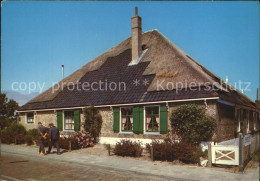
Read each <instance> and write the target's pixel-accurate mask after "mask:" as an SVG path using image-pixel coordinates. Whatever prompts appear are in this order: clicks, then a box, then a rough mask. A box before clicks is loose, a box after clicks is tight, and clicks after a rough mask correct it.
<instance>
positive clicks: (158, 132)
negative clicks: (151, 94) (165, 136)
mask: <svg viewBox="0 0 260 181" xmlns="http://www.w3.org/2000/svg"><path fill="white" fill-rule="evenodd" d="M148 107H159V110H158V111H159V112H158V113H159V128H158V131H156V132H151V131H146V108H148ZM160 108H161V107H160V105H149V106H144V110H143V111H144V117H143V120H144V130H143V132H144V134H148V135H161V134H160V126H161V125H160Z"/></svg>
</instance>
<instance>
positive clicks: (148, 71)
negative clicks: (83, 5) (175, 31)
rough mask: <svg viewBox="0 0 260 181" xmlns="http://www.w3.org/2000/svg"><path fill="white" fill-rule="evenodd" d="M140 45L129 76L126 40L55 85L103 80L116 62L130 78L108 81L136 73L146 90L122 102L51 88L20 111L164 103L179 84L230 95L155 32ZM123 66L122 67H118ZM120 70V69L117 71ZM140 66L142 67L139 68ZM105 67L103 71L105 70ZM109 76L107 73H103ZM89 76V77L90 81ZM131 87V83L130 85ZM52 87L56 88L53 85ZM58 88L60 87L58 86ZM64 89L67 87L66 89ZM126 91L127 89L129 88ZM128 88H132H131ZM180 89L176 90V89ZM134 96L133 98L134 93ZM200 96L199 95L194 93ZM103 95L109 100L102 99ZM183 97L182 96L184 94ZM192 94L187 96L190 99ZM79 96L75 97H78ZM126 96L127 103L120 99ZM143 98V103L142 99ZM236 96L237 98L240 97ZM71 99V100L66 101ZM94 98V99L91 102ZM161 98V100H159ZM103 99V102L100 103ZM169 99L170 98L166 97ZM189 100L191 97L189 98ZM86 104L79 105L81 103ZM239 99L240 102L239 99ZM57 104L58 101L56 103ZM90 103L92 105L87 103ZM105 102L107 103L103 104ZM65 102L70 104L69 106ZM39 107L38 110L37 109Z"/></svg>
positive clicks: (139, 91) (143, 38)
mask: <svg viewBox="0 0 260 181" xmlns="http://www.w3.org/2000/svg"><path fill="white" fill-rule="evenodd" d="M142 44H143V46H144V47H145V49H146V52H145V54H144V56H143V57H142V59H141V61H140V62H139V64H138V65H137V66H136V65H134V66H133V67H132V69H133V71H132V72H129V71H128V69H129V68H127V67H129V66H128V64H129V63H130V62H131V53H130V52H131V51H130V49H131V37H129V38H127V39H126V40H124V41H123V42H121V43H120V44H118V45H116V46H115V47H113V48H111V49H110V50H108V51H107V52H105V53H103V54H102V55H100V56H98V57H97V58H95V59H94V60H92V61H90V62H89V63H87V64H86V65H84V66H83V67H81V68H80V69H79V70H77V71H75V72H74V73H72V74H71V75H70V76H68V77H66V78H65V79H64V80H62V81H61V82H59V83H58V84H60V85H61V83H62V82H63V84H64V85H66V84H67V83H69V82H73V83H77V82H79V81H81V82H82V81H92V79H91V77H98V78H102V79H105V78H106V76H105V77H104V75H103V74H104V71H106V70H107V69H110V71H113V72H115V71H116V72H118V70H114V69H113V68H114V65H115V62H117V63H116V64H120V65H117V69H119V71H120V70H121V71H122V72H124V73H125V74H129V76H126V77H124V76H123V75H121V74H120V72H118V74H117V76H114V77H112V76H111V77H110V78H111V80H112V81H113V79H118V80H121V81H126V82H127V81H129V80H126V79H128V78H129V77H130V74H135V72H136V71H137V72H139V73H140V75H139V77H137V78H140V79H141V78H144V77H148V79H149V81H150V84H149V86H147V87H146V88H145V89H144V88H142V89H141V88H140V90H137V89H136V88H132V89H134V90H135V91H132V90H129V92H128V93H127V95H129V94H133V97H135V99H134V98H133V97H130V98H129V96H128V97H127V96H126V94H125V93H122V94H121V99H116V98H111V96H114V94H108V93H104V92H99V93H98V95H96V94H97V92H96V93H89V92H88V93H86V92H85V93H84V92H83V93H82V92H81V93H79V92H75V91H73V93H72V92H70V93H67V94H66V88H65V89H63V90H62V89H61V88H60V89H58V90H56V91H54V92H52V91H53V89H52V88H50V89H48V90H47V91H45V92H43V93H42V94H40V95H39V96H37V97H35V98H34V99H32V100H30V101H29V102H28V103H27V104H26V105H24V106H23V107H22V108H21V110H27V109H33V108H34V109H42V108H52V107H60V106H61V107H70V106H71V107H76V106H87V105H100V104H103V105H105V104H116V103H127V102H128V103H133V100H135V102H142V101H143V100H147V101H149V99H147V97H149V96H151V95H155V94H156V95H157V94H158V93H154V92H160V96H159V97H157V98H154V97H153V99H156V100H160V99H161V100H163V99H164V98H163V97H167V96H163V95H162V94H169V95H172V93H169V91H162V89H163V90H164V89H167V82H172V83H173V84H172V86H173V87H172V88H173V89H176V84H178V85H179V86H180V84H182V85H183V86H184V87H182V88H185V87H187V86H189V87H190V85H189V84H190V83H191V82H193V85H194V87H203V86H205V84H206V85H207V84H213V83H214V87H217V88H219V89H222V90H220V91H221V92H229V90H228V89H226V87H225V85H224V88H222V87H221V85H220V78H219V77H217V76H216V75H214V74H213V73H211V72H210V71H208V70H207V69H206V68H204V67H203V66H202V65H200V64H199V63H198V62H197V61H195V60H194V59H192V58H191V57H190V56H188V55H187V54H186V53H185V52H184V51H182V50H181V49H180V48H178V47H177V46H176V45H175V44H173V43H172V42H170V41H169V40H168V39H167V38H166V37H164V36H163V35H162V34H161V33H160V32H159V31H158V30H153V31H148V32H146V33H143V35H142ZM121 63H122V64H121ZM120 66H121V67H120ZM135 66H136V68H135ZM140 66H141V67H140ZM104 67H105V68H104ZM106 74H109V72H106ZM90 76H91V77H90ZM158 82H163V83H161V85H162V87H159V89H158V87H157V83H158ZM129 84H130V82H129ZM54 87H57V85H55V86H54ZM59 87H61V86H59ZM65 87H66V86H65ZM128 87H129V86H128ZM130 87H131V86H130ZM178 88H179V87H178ZM132 92H135V95H134V93H132ZM193 94H198V95H201V94H200V93H198V92H197V93H195V92H193ZM105 95H107V96H109V98H108V97H105ZM183 95H185V94H183ZM190 95H192V94H189V96H190ZM198 95H193V96H194V97H200V96H198ZM203 95H204V96H208V97H211V96H213V95H214V94H213V93H212V91H211V92H209V93H207V95H206V94H204V93H203ZM77 96H78V97H77ZM115 96H120V94H116V95H115ZM124 96H126V97H127V99H123V97H124ZM145 96H146V99H145ZM172 96H173V97H172V99H178V98H185V97H181V96H180V97H178V95H172ZM239 96H240V97H243V99H245V100H246V101H244V102H251V100H250V99H248V98H246V97H245V96H243V95H239ZM239 96H238V97H239ZM68 97H70V98H68ZM94 97H97V98H95V99H94ZM160 97H161V98H160ZM101 98H102V100H101ZM141 98H142V99H141ZM167 98H168V99H170V98H171V97H167ZM191 98H192V97H191ZM83 99H84V100H85V101H82V100H83ZM238 99H239V98H238ZM58 100H59V101H58ZM90 100H91V101H90ZM105 100H107V101H105ZM67 102H70V103H69V104H68V103H67ZM39 105H40V106H39Z"/></svg>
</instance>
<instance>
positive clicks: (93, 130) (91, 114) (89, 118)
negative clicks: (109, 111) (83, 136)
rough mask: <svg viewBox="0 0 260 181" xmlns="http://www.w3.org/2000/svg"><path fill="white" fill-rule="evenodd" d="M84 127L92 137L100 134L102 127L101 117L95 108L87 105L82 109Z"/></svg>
mask: <svg viewBox="0 0 260 181" xmlns="http://www.w3.org/2000/svg"><path fill="white" fill-rule="evenodd" d="M84 118H85V121H84V129H85V131H87V132H89V133H90V134H91V136H92V137H94V138H95V141H96V138H97V137H98V136H99V135H100V132H101V127H102V117H101V115H100V114H99V111H98V109H97V108H94V107H89V108H85V109H84Z"/></svg>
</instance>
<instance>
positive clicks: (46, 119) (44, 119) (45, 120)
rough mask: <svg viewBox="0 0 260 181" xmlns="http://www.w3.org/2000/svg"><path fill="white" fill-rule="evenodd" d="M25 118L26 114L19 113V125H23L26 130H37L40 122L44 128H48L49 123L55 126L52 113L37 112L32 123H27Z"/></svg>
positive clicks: (55, 119) (55, 121)
mask: <svg viewBox="0 0 260 181" xmlns="http://www.w3.org/2000/svg"><path fill="white" fill-rule="evenodd" d="M26 118H27V117H26V113H20V115H19V123H20V124H22V125H24V126H25V128H26V129H27V130H29V129H33V128H37V127H38V122H41V123H42V124H43V125H44V126H48V124H49V123H53V124H54V125H55V126H57V118H56V113H55V112H54V111H39V112H36V113H34V123H27V120H26Z"/></svg>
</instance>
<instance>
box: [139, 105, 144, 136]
mask: <svg viewBox="0 0 260 181" xmlns="http://www.w3.org/2000/svg"><path fill="white" fill-rule="evenodd" d="M143 130H144V108H143V107H140V108H139V133H143Z"/></svg>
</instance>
